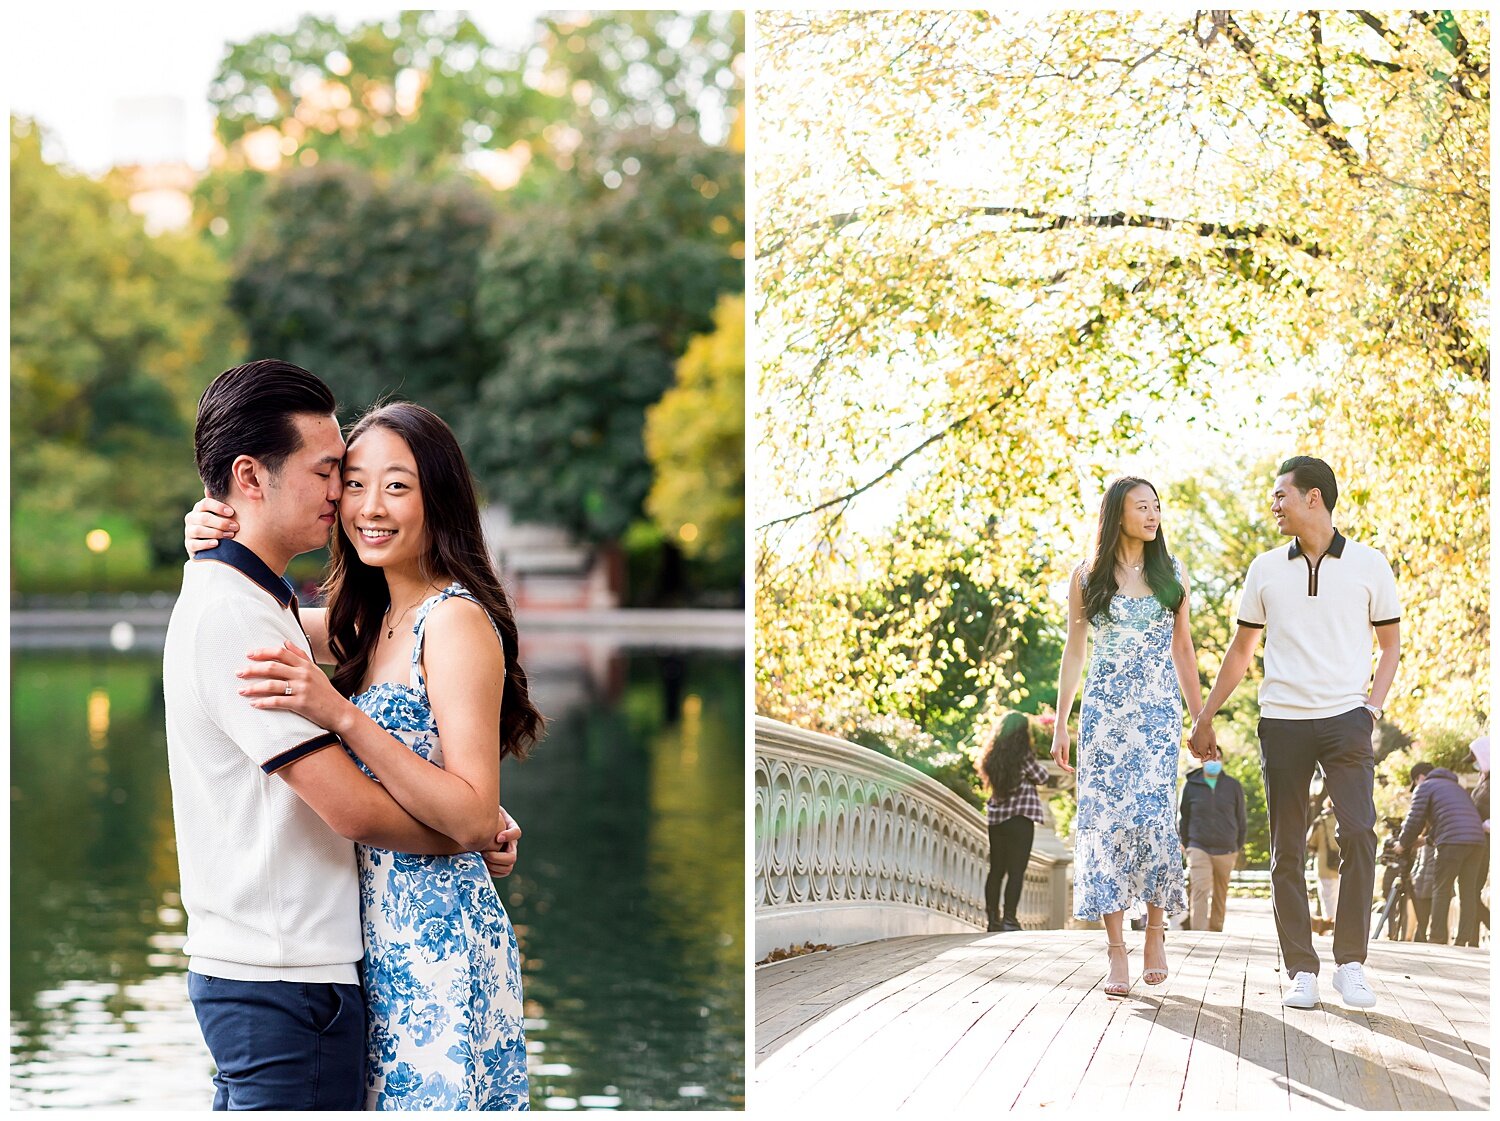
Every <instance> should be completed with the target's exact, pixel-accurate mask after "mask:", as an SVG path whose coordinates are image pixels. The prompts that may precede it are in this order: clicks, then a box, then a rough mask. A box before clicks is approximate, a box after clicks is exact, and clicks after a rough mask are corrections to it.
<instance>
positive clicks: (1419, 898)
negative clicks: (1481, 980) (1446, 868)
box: [1411, 828, 1437, 942]
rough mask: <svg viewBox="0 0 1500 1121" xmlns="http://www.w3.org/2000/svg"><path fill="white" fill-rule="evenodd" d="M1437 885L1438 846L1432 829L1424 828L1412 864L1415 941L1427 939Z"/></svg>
mask: <svg viewBox="0 0 1500 1121" xmlns="http://www.w3.org/2000/svg"><path fill="white" fill-rule="evenodd" d="M1436 886H1437V846H1436V845H1434V844H1433V843H1432V830H1431V829H1430V828H1428V829H1424V830H1422V839H1421V840H1420V842H1418V844H1417V855H1416V858H1415V859H1414V860H1413V861H1412V865H1411V904H1412V907H1414V908H1415V909H1416V912H1417V925H1416V929H1415V930H1414V931H1413V932H1412V941H1413V942H1425V941H1427V929H1428V923H1429V922H1430V921H1431V919H1432V889H1433V888H1434V887H1436Z"/></svg>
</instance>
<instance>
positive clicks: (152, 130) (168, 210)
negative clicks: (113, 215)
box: [113, 97, 198, 237]
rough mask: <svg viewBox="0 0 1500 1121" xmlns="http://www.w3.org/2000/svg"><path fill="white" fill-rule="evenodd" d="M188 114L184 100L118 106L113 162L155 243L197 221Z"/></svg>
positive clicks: (128, 101)
mask: <svg viewBox="0 0 1500 1121" xmlns="http://www.w3.org/2000/svg"><path fill="white" fill-rule="evenodd" d="M186 118H187V113H186V108H185V106H184V105H183V103H182V99H181V98H179V97H127V98H120V99H119V100H118V101H116V102H115V128H114V138H113V139H114V151H113V162H114V165H115V168H116V170H117V172H118V173H119V174H121V175H122V176H123V177H124V179H125V182H126V183H127V184H128V186H129V190H130V209H131V211H132V212H133V213H135V214H139V215H140V216H141V217H142V218H144V219H145V222H146V232H147V233H148V234H151V235H152V236H153V237H154V236H155V235H157V234H160V233H165V232H166V231H168V230H180V229H182V228H184V227H185V226H186V225H187V224H188V222H189V221H190V220H191V219H192V216H193V201H192V189H193V185H194V184H195V183H196V182H197V181H198V173H197V172H196V171H194V170H193V169H192V168H191V167H189V166H188V163H187V158H186V156H185V151H186V147H185V144H184V139H185V133H186V124H185V122H186Z"/></svg>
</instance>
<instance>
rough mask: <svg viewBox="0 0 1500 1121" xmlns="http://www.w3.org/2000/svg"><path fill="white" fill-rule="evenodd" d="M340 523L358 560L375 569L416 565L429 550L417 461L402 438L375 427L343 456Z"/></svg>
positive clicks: (355, 442)
mask: <svg viewBox="0 0 1500 1121" xmlns="http://www.w3.org/2000/svg"><path fill="white" fill-rule="evenodd" d="M339 521H340V522H341V523H342V525H343V528H344V534H345V536H347V537H348V538H349V540H350V541H351V542H352V543H353V544H354V548H355V550H356V551H357V552H358V553H359V559H360V560H362V561H364V562H365V563H366V564H368V565H370V566H371V567H374V568H389V567H391V566H393V565H406V564H412V565H415V564H418V563H419V562H420V560H421V558H422V556H423V555H424V554H425V552H426V550H427V527H426V517H425V512H424V510H423V507H422V488H421V480H419V479H418V477H417V461H416V457H415V456H413V455H412V454H411V448H410V447H408V446H407V443H406V441H405V440H403V439H402V438H401V437H400V436H398V435H396V433H394V432H392V431H391V430H390V429H388V428H381V427H379V426H378V425H377V426H376V427H373V428H369V429H367V430H366V431H365V432H364V433H362V434H361V435H360V437H359V439H357V440H355V441H354V443H352V444H350V445H349V450H348V451H347V452H345V453H344V493H343V495H342V497H341V498H340V499H339Z"/></svg>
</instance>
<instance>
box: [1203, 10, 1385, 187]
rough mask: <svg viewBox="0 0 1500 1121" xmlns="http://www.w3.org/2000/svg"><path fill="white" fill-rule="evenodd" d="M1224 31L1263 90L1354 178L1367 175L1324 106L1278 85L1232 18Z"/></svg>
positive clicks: (1351, 146) (1243, 31) (1231, 17)
mask: <svg viewBox="0 0 1500 1121" xmlns="http://www.w3.org/2000/svg"><path fill="white" fill-rule="evenodd" d="M1224 31H1225V33H1226V34H1227V35H1228V36H1229V42H1230V43H1231V44H1232V45H1233V46H1234V49H1235V50H1237V51H1239V52H1240V54H1242V55H1244V56H1245V60H1246V61H1247V62H1249V63H1250V69H1251V70H1253V71H1254V72H1255V77H1256V80H1257V81H1259V82H1260V84H1261V87H1262V88H1263V89H1264V90H1265V91H1266V92H1267V93H1269V94H1270V95H1271V96H1272V97H1274V98H1275V99H1276V100H1277V101H1278V102H1280V103H1281V104H1282V105H1284V106H1286V107H1287V108H1288V109H1290V110H1291V111H1292V113H1293V114H1295V115H1296V117H1297V119H1298V120H1300V121H1301V122H1302V123H1303V124H1304V125H1306V126H1307V128H1308V130H1309V131H1310V132H1311V133H1312V134H1313V135H1314V136H1316V137H1317V138H1318V139H1319V140H1321V141H1323V143H1324V145H1325V146H1326V147H1327V148H1328V150H1329V151H1330V152H1332V153H1333V154H1334V155H1335V156H1337V157H1338V158H1339V159H1340V160H1342V161H1343V163H1344V166H1345V169H1346V170H1347V171H1348V173H1349V175H1350V177H1351V178H1353V179H1356V180H1358V179H1360V178H1361V177H1362V176H1363V174H1364V173H1363V169H1362V167H1361V164H1360V158H1359V153H1358V152H1356V151H1355V150H1354V146H1353V145H1352V144H1350V143H1349V141H1348V140H1346V139H1344V137H1342V136H1340V135H1339V134H1338V133H1337V132H1336V131H1334V129H1333V127H1332V126H1333V121H1332V120H1331V119H1330V118H1329V116H1328V111H1327V110H1326V109H1324V108H1323V106H1322V105H1321V104H1316V105H1309V104H1308V102H1307V101H1306V99H1304V98H1301V97H1298V96H1297V95H1296V94H1294V93H1292V92H1290V91H1289V90H1283V89H1282V88H1281V87H1280V86H1278V85H1277V84H1276V80H1275V79H1274V78H1272V77H1271V75H1270V74H1269V73H1267V72H1266V70H1265V69H1264V68H1263V67H1262V66H1261V64H1260V62H1259V60H1258V59H1257V57H1256V50H1255V42H1254V41H1253V40H1252V39H1251V38H1250V36H1249V35H1247V34H1245V30H1244V29H1243V28H1242V27H1240V25H1239V24H1238V23H1237V22H1235V19H1234V17H1233V16H1232V15H1226V16H1225V18H1224Z"/></svg>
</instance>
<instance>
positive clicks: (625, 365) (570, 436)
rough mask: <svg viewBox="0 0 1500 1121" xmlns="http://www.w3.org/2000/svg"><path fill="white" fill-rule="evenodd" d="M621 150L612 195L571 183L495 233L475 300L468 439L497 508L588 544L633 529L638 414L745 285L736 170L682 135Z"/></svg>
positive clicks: (732, 158)
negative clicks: (477, 352) (723, 303)
mask: <svg viewBox="0 0 1500 1121" xmlns="http://www.w3.org/2000/svg"><path fill="white" fill-rule="evenodd" d="M614 143H615V144H616V145H617V149H616V150H617V151H618V152H619V153H621V155H620V157H619V161H618V162H619V163H620V164H621V166H622V167H625V168H627V169H628V172H629V173H628V174H626V175H623V176H622V177H621V179H620V181H619V183H618V184H617V185H615V186H613V187H611V186H608V185H605V184H602V183H600V184H593V183H588V182H576V181H575V182H574V184H573V189H572V190H571V191H569V192H567V193H565V194H563V195H562V196H561V197H559V198H557V199H554V200H551V201H549V202H546V203H535V204H530V205H526V206H524V207H519V208H516V209H514V210H512V211H510V212H509V213H507V215H506V216H505V219H504V221H503V222H502V224H501V226H500V227H499V228H498V229H497V231H496V234H495V238H494V251H493V252H492V253H491V255H490V256H489V257H488V258H487V260H486V262H485V264H484V265H483V267H482V271H481V279H480V288H479V312H480V317H481V322H482V324H483V330H484V332H485V334H486V336H487V338H488V339H489V341H490V342H491V344H492V345H493V346H494V348H495V353H496V354H497V359H496V361H495V364H494V365H493V367H492V368H491V369H490V371H489V372H488V374H487V375H486V376H485V378H484V380H483V383H482V385H481V386H480V390H479V396H478V402H477V403H478V406H479V407H478V408H476V409H475V410H473V412H472V413H471V414H470V416H469V418H468V426H467V428H466V436H467V444H468V447H469V449H470V455H471V462H472V464H473V466H474V470H475V472H476V474H477V475H478V476H479V477H480V479H481V480H482V481H483V482H484V483H485V485H486V486H487V487H488V488H489V490H490V492H491V493H492V494H495V495H497V496H503V498H504V501H505V502H506V503H507V504H508V505H510V506H511V508H512V509H513V510H515V512H516V513H517V515H518V516H519V517H522V518H525V519H529V520H539V521H545V522H549V523H552V524H558V525H563V526H566V527H568V528H569V529H571V530H572V531H574V532H575V533H577V534H579V535H580V536H581V537H583V538H584V539H586V540H590V541H596V542H603V541H609V540H614V539H618V538H619V537H620V535H621V534H623V533H624V531H625V529H626V527H627V526H629V525H630V523H631V522H632V521H634V520H635V519H636V518H638V517H639V516H640V512H641V503H642V500H643V499H644V498H645V496H646V493H647V492H648V490H649V489H650V486H651V475H652V473H651V464H650V461H649V460H648V459H647V457H646V452H645V446H644V441H643V437H642V430H643V427H644V422H645V410H646V408H647V407H648V406H649V405H651V404H653V403H655V402H656V401H657V400H658V399H659V398H660V397H661V395H662V394H663V393H664V392H665V391H666V390H667V389H668V388H669V387H670V385H671V384H672V377H673V367H674V364H675V363H676V361H677V359H678V357H679V356H680V355H681V354H682V353H683V352H684V351H685V350H686V348H687V345H688V343H689V341H690V340H691V339H692V337H693V336H694V335H699V334H705V333H707V332H709V331H711V330H712V329H713V326H714V322H713V310H714V307H715V305H716V303H717V302H718V299H719V296H720V295H721V294H723V293H730V292H738V291H742V290H743V284H744V273H743V266H742V264H741V260H740V258H741V257H742V256H743V243H742V238H743V236H744V164H743V160H742V158H741V157H740V156H739V155H737V154H736V153H733V152H729V151H726V150H725V149H722V148H716V147H712V146H710V145H707V144H704V143H703V142H702V141H701V140H699V139H698V138H697V137H696V136H692V135H688V134H666V135H655V134H650V133H635V134H631V135H630V136H623V137H616V138H615V140H614Z"/></svg>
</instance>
